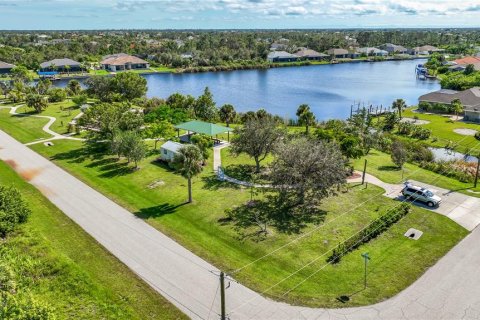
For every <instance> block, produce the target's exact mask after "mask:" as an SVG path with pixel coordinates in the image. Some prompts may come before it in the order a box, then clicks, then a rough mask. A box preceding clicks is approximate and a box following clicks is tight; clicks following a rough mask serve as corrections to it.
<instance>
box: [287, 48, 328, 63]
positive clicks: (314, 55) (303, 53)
mask: <svg viewBox="0 0 480 320" xmlns="http://www.w3.org/2000/svg"><path fill="white" fill-rule="evenodd" d="M295 55H296V56H299V57H300V58H302V59H305V60H316V61H318V60H322V59H327V58H328V57H329V56H328V54H325V53H320V52H317V51H315V50H312V49H307V48H299V50H298V51H297V52H295Z"/></svg>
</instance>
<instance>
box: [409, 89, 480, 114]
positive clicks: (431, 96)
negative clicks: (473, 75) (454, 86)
mask: <svg viewBox="0 0 480 320" xmlns="http://www.w3.org/2000/svg"><path fill="white" fill-rule="evenodd" d="M455 99H459V100H460V102H461V103H462V105H463V106H464V108H465V110H477V109H479V108H480V87H473V88H471V89H467V90H463V91H455V90H447V89H442V90H438V91H434V92H430V93H427V94H424V95H423V96H420V97H419V98H418V101H425V102H431V103H444V104H450V103H452V101H453V100H455Z"/></svg>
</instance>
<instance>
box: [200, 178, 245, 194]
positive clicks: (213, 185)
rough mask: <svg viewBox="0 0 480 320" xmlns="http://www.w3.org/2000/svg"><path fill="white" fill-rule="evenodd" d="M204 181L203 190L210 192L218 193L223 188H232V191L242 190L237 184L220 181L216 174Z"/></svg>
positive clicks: (203, 179)
mask: <svg viewBox="0 0 480 320" xmlns="http://www.w3.org/2000/svg"><path fill="white" fill-rule="evenodd" d="M202 181H203V189H206V190H210V191H217V190H219V189H222V188H230V189H240V188H241V186H240V185H238V184H236V183H232V182H228V181H222V180H219V179H218V178H217V176H216V175H215V174H213V175H210V176H206V177H202Z"/></svg>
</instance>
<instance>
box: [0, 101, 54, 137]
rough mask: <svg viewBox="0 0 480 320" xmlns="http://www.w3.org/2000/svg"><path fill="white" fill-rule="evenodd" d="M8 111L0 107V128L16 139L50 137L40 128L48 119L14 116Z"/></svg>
mask: <svg viewBox="0 0 480 320" xmlns="http://www.w3.org/2000/svg"><path fill="white" fill-rule="evenodd" d="M2 106H3V105H2ZM9 112H10V109H0V129H1V130H3V131H5V132H6V133H8V134H10V135H12V136H13V137H15V139H17V140H18V141H20V142H23V143H27V142H32V141H34V140H37V139H45V138H49V137H51V136H50V135H49V134H48V133H46V132H44V131H43V130H42V127H43V126H44V125H45V124H47V122H48V119H39V118H32V117H23V116H16V115H11V114H9Z"/></svg>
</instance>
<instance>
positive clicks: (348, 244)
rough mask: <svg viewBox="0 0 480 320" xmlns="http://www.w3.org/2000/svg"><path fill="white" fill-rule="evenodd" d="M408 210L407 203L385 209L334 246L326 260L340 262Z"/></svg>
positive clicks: (408, 205)
mask: <svg viewBox="0 0 480 320" xmlns="http://www.w3.org/2000/svg"><path fill="white" fill-rule="evenodd" d="M410 211H411V205H410V204H408V203H402V204H401V205H400V206H398V207H395V208H393V209H391V210H389V211H387V212H386V213H385V214H384V215H382V216H380V217H379V218H377V219H375V220H373V221H372V222H371V223H370V224H369V225H368V226H366V227H365V228H363V229H362V230H361V231H360V232H358V233H357V234H355V235H354V236H352V237H350V238H348V239H347V240H345V241H344V242H342V243H340V244H339V245H338V246H336V247H335V248H334V249H333V250H332V254H331V255H330V256H329V257H328V258H327V262H332V263H338V262H340V260H341V258H342V257H343V256H345V255H346V254H347V253H349V252H351V251H353V250H355V249H356V248H358V247H360V246H361V245H362V244H364V243H367V242H369V241H370V240H372V239H374V238H376V237H378V236H379V235H381V234H382V233H383V232H385V231H387V230H388V229H389V228H390V226H392V225H393V224H394V223H396V222H398V221H399V220H400V219H401V218H403V217H404V216H406V215H407V214H408V213H409V212H410Z"/></svg>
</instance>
